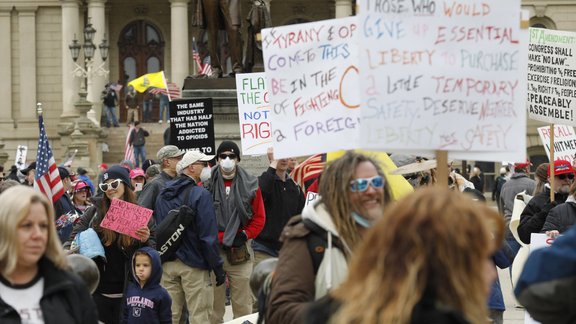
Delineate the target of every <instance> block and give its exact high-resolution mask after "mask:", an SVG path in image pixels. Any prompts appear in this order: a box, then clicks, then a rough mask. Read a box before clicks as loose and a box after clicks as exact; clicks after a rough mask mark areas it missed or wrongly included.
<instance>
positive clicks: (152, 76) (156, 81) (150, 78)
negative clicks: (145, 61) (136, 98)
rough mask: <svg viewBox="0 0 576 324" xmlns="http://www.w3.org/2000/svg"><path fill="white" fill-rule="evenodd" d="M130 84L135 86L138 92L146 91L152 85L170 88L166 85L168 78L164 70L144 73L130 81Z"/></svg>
mask: <svg viewBox="0 0 576 324" xmlns="http://www.w3.org/2000/svg"><path fill="white" fill-rule="evenodd" d="M128 86H132V87H134V89H135V90H136V91H138V92H144V91H146V89H148V88H150V87H156V88H161V89H167V88H168V86H167V85H166V78H165V77H164V71H160V72H156V73H148V74H144V75H143V76H141V77H139V78H137V79H134V80H132V81H130V82H128Z"/></svg>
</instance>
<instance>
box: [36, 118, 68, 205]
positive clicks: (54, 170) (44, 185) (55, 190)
mask: <svg viewBox="0 0 576 324" xmlns="http://www.w3.org/2000/svg"><path fill="white" fill-rule="evenodd" d="M38 124H39V125H40V138H38V152H37V153H36V176H35V181H34V188H37V189H39V190H40V191H41V192H42V193H44V194H45V195H46V197H48V199H52V202H55V201H56V200H58V199H59V198H60V197H61V196H62V195H63V194H64V185H63V184H62V180H61V179H60V172H58V166H57V165H56V160H54V155H53V154H52V149H51V148H50V143H49V142H48V136H47V135H46V128H45V127H44V118H43V117H42V115H40V117H39V118H38Z"/></svg>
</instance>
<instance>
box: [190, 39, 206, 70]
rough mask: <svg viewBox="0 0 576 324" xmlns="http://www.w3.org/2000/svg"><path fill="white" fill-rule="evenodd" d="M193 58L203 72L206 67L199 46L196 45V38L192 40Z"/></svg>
mask: <svg viewBox="0 0 576 324" xmlns="http://www.w3.org/2000/svg"><path fill="white" fill-rule="evenodd" d="M192 58H193V59H194V62H196V66H197V67H198V73H202V71H203V70H204V69H203V64H202V59H201V58H200V52H198V46H197V45H196V39H193V40H192Z"/></svg>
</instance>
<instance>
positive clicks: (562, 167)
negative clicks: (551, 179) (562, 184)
mask: <svg viewBox="0 0 576 324" xmlns="http://www.w3.org/2000/svg"><path fill="white" fill-rule="evenodd" d="M566 173H574V168H573V167H572V164H570V162H568V161H566V160H556V161H554V175H555V176H556V175H561V174H566ZM548 176H550V168H548Z"/></svg>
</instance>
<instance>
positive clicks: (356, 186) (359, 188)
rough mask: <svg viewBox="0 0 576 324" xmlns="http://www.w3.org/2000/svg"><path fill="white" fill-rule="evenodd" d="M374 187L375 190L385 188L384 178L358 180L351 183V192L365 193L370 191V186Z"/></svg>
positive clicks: (375, 177)
mask: <svg viewBox="0 0 576 324" xmlns="http://www.w3.org/2000/svg"><path fill="white" fill-rule="evenodd" d="M369 185H372V187H373V188H377V189H379V188H382V187H384V178H383V177H382V176H374V177H372V178H367V179H366V178H358V179H354V180H352V181H350V191H352V192H364V191H366V190H367V189H368V186H369Z"/></svg>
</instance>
